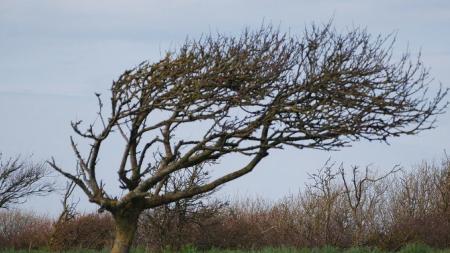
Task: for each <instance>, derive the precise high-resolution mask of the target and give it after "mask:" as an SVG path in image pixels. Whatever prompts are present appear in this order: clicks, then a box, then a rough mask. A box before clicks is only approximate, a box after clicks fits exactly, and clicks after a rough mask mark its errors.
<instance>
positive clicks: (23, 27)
mask: <svg viewBox="0 0 450 253" xmlns="http://www.w3.org/2000/svg"><path fill="white" fill-rule="evenodd" d="M332 17H333V19H334V23H335V25H336V26H337V28H339V29H345V28H348V27H350V28H351V27H355V26H362V27H367V29H368V31H369V32H371V33H374V34H378V33H382V34H387V33H391V32H396V33H397V34H398V43H397V46H396V49H397V50H398V51H397V52H401V51H403V50H404V49H406V47H407V46H409V48H410V49H411V50H412V51H413V52H417V51H418V50H419V49H420V50H421V51H422V54H423V59H424V62H425V63H426V64H427V65H428V66H429V67H430V68H431V73H432V75H433V76H434V77H435V79H436V82H435V84H438V83H439V82H441V83H442V84H443V85H444V86H446V87H449V86H450V1H447V0H441V1H437V0H431V1H430V0H429V1H419V0H403V1H401V0H381V1H380V0H371V1H368V0H367V1H361V0H334V1H331V0H328V1H327V0H316V1H288V0H277V1H269V0H260V1H257V0H249V1H244V0H240V1H238V0H230V1H225V0H222V1H215V0H208V1H206V0H203V1H202V0H165V1H144V0H142V1H134V0H132V1H130V0H127V1H125V0H123V1H115V0H100V1H87V0H82V1H80V0H78V1H56V0H55V1H50V0H40V1H36V0H29V1H20V0H0V120H1V124H0V151H1V152H3V153H5V154H6V155H11V156H13V155H16V154H23V155H31V154H33V159H34V160H36V161H40V160H41V161H42V160H45V159H47V158H49V157H51V156H54V157H55V158H56V159H57V160H58V161H59V162H60V163H61V164H63V165H65V167H70V166H73V165H74V160H73V156H72V153H71V150H70V147H69V142H68V140H69V139H68V137H69V135H70V134H71V131H70V125H69V122H70V121H71V120H74V119H92V118H93V117H94V116H95V111H94V110H95V109H96V100H95V96H94V95H93V93H94V92H101V93H103V94H104V95H107V90H108V88H109V86H110V85H111V82H112V80H113V79H114V78H116V77H117V76H118V75H119V74H121V72H122V71H123V70H125V69H126V68H129V67H132V66H134V65H136V64H138V63H139V62H141V61H142V60H146V59H149V60H151V61H156V60H158V58H159V56H160V55H161V53H162V52H164V50H165V49H168V48H173V47H176V45H178V44H179V43H180V42H182V41H183V40H184V39H185V38H186V37H187V36H189V37H198V36H199V35H200V34H201V33H205V32H206V33H207V32H211V31H212V32H216V31H218V32H224V33H229V34H237V33H239V32H240V31H241V30H242V29H243V28H244V27H256V26H259V25H261V23H262V22H263V21H264V22H266V23H267V22H271V23H274V24H276V25H280V26H281V27H282V29H290V31H291V33H301V31H302V30H303V28H304V26H305V25H308V24H311V23H312V22H316V23H321V22H322V23H323V22H327V21H328V20H330V18H332ZM438 126H439V127H438V128H437V129H435V130H432V131H428V132H424V133H422V134H420V135H419V136H408V137H401V138H398V139H392V140H391V145H390V146H387V145H385V144H382V143H365V142H362V143H356V144H355V145H353V147H351V148H346V149H344V150H342V151H339V152H333V153H326V152H319V151H294V150H287V151H285V152H274V153H272V155H271V157H269V158H268V159H267V160H265V161H264V162H263V163H262V164H261V165H260V166H259V167H258V168H257V169H256V171H255V172H253V173H252V174H250V175H247V176H245V177H244V178H241V179H239V180H237V181H236V182H232V183H229V184H228V185H227V186H225V187H224V188H223V189H222V190H221V192H220V194H219V195H230V194H231V195H236V194H239V195H241V196H246V195H256V194H259V195H264V196H266V197H267V198H271V199H276V198H279V197H282V196H283V195H286V194H288V193H290V192H297V191H298V189H300V188H301V187H302V186H303V185H304V183H305V180H306V178H307V172H313V171H314V169H316V168H318V167H320V166H321V165H322V164H323V163H324V162H325V161H326V160H327V159H328V158H329V157H330V156H331V158H332V159H334V160H336V161H339V162H341V161H342V162H344V163H345V164H347V165H351V164H360V165H367V164H373V167H374V168H379V169H380V170H386V169H388V168H391V167H392V166H393V165H395V164H401V165H403V166H405V167H409V166H411V165H414V164H417V163H419V162H421V161H422V160H424V159H427V160H430V159H439V158H440V157H442V156H443V154H444V150H447V151H450V138H449V136H450V113H447V114H445V115H443V116H442V117H440V118H439V122H438ZM112 144H113V145H111V146H110V147H109V148H108V150H106V151H104V153H103V154H102V155H103V156H102V158H101V162H102V165H103V167H102V169H103V172H102V175H103V176H104V177H105V179H106V181H110V180H114V179H113V177H115V175H116V173H115V171H114V170H113V169H112V168H111V167H113V166H114V159H112V158H111V159H110V157H114V154H116V153H117V152H118V150H119V148H120V147H119V145H115V144H116V143H112ZM227 165H232V162H231V163H230V164H222V165H221V166H220V168H221V167H223V166H227ZM24 207H27V208H32V209H36V210H37V211H38V212H41V213H49V214H51V215H53V214H55V213H57V212H58V211H59V208H60V207H59V201H58V197H57V196H49V197H46V198H35V199H33V200H32V201H30V202H29V203H28V204H26V205H25V206H24ZM80 207H81V209H89V210H91V209H92V208H93V207H92V206H90V205H89V204H88V203H87V202H86V200H85V199H82V201H81V204H80Z"/></svg>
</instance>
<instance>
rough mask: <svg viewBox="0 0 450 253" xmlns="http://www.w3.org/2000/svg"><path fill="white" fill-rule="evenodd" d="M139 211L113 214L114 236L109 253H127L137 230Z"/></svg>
mask: <svg viewBox="0 0 450 253" xmlns="http://www.w3.org/2000/svg"><path fill="white" fill-rule="evenodd" d="M140 213H141V212H140V211H139V210H125V211H122V212H116V213H114V214H113V217H114V222H115V228H116V234H115V238H114V244H113V247H112V250H111V253H129V252H130V248H131V245H132V243H133V239H134V236H135V233H136V229H137V223H138V219H139V214H140Z"/></svg>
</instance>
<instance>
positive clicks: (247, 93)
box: [49, 25, 447, 253]
mask: <svg viewBox="0 0 450 253" xmlns="http://www.w3.org/2000/svg"><path fill="white" fill-rule="evenodd" d="M392 42H393V39H392V38H391V37H389V36H387V37H381V36H378V37H372V36H371V35H369V34H368V33H367V32H366V31H365V30H361V29H354V30H351V31H349V32H346V33H339V32H337V31H336V30H334V29H333V28H332V27H331V25H325V26H312V27H311V28H310V29H307V30H306V31H305V33H304V35H303V37H301V38H298V37H293V36H290V35H289V34H286V33H283V32H280V31H279V30H277V29H274V28H272V27H270V26H263V27H262V28H261V29H259V30H256V31H254V32H252V31H245V32H243V33H242V34H241V35H240V36H238V37H233V36H226V35H220V34H219V35H209V36H204V37H202V38H201V39H198V40H187V41H186V42H185V43H184V44H183V45H182V46H181V47H180V48H179V49H177V50H174V51H169V52H167V54H166V55H165V56H164V57H163V59H161V60H160V61H158V62H156V63H149V62H143V63H141V64H140V65H138V66H137V67H135V68H133V69H130V70H127V71H125V72H124V73H123V74H122V75H121V76H120V77H119V78H118V79H117V80H116V81H114V82H113V84H112V87H111V98H110V100H111V104H110V105H111V109H110V112H109V113H108V114H109V115H108V116H106V113H105V112H104V104H103V102H102V100H101V99H100V95H99V94H97V97H98V101H99V112H98V114H99V116H98V120H97V122H98V124H96V125H95V124H94V123H92V124H90V125H88V126H87V128H82V122H81V121H76V122H73V123H72V127H73V130H74V132H75V133H76V134H77V135H78V136H79V137H81V138H83V139H85V140H88V141H90V142H91V143H90V146H89V148H90V150H89V152H88V153H87V154H83V153H82V152H81V149H79V147H78V146H77V143H76V141H75V139H74V138H71V144H72V148H73V150H74V153H75V156H76V159H77V163H78V166H77V168H76V172H75V173H74V172H72V173H70V172H69V171H68V170H66V169H64V168H63V167H61V166H60V165H58V164H57V163H56V162H55V161H54V160H53V159H52V160H51V161H49V164H50V165H51V166H52V167H53V168H54V169H55V170H57V171H59V172H60V173H62V174H63V175H64V176H66V177H67V178H69V179H71V180H73V181H74V182H75V183H76V184H77V185H78V186H79V187H80V188H81V189H82V190H83V191H84V193H85V194H86V195H87V196H88V198H89V200H90V201H91V202H93V203H96V204H98V205H99V206H100V208H101V210H107V211H109V212H111V213H112V215H113V217H114V220H115V223H116V239H115V242H114V245H113V249H112V252H114V253H117V252H129V248H130V245H131V243H132V240H133V237H134V233H135V231H136V227H137V221H138V217H139V215H140V214H141V212H142V211H143V210H145V209H150V208H155V207H158V206H161V205H165V204H167V203H171V202H174V201H177V200H179V199H184V198H189V197H192V196H195V195H198V194H203V193H205V192H208V191H211V190H213V189H215V188H216V187H218V186H220V185H222V184H224V183H227V182H229V181H231V180H234V179H236V178H239V177H241V176H243V175H245V174H247V173H249V172H251V171H252V170H253V169H254V168H255V167H256V166H257V165H258V163H259V162H260V161H261V160H263V159H264V158H265V157H266V156H267V155H268V154H269V151H270V150H272V149H282V148H283V147H288V146H290V147H294V148H298V149H304V148H314V149H322V150H330V149H338V148H341V147H344V146H348V145H349V143H351V142H352V141H356V140H359V139H366V140H379V141H386V140H387V138H389V137H393V136H400V135H404V134H416V133H418V132H420V131H422V130H426V129H430V128H433V127H434V126H435V125H434V120H435V116H436V115H437V114H439V113H442V112H443V110H444V109H445V107H446V104H445V103H443V99H444V97H445V95H446V93H447V90H445V89H439V90H438V91H437V93H435V94H431V95H430V94H429V93H428V92H427V90H428V88H429V86H430V83H431V82H430V78H429V75H428V72H427V69H426V68H424V67H423V65H422V62H421V60H420V59H412V57H411V55H410V54H408V53H405V54H403V55H402V56H401V57H400V58H399V59H397V58H396V59H394V57H393V56H392V53H393V52H392ZM187 132H188V133H189V134H186V133H187ZM113 134H119V135H120V136H122V138H123V140H124V146H123V156H122V158H121V161H120V162H119V163H118V166H117V173H118V180H119V182H120V183H121V187H122V188H123V189H124V190H125V193H124V194H123V196H111V195H110V194H108V193H107V192H106V191H105V188H104V183H103V182H102V181H101V180H99V179H98V178H97V163H98V161H99V154H100V150H102V148H103V146H104V145H105V141H106V140H108V139H110V138H111V136H112V135H113ZM230 155H236V156H239V155H240V156H243V157H247V159H246V162H245V163H244V164H242V166H241V167H238V168H234V170H233V171H232V172H229V173H228V172H226V173H224V174H222V175H221V176H217V177H213V178H211V179H210V180H209V181H207V182H203V183H202V184H201V185H189V184H187V185H186V186H185V187H182V188H179V189H173V191H166V192H162V191H160V189H161V187H163V186H164V185H165V183H166V180H167V178H168V176H170V175H172V174H173V173H181V172H183V171H187V170H190V169H191V168H193V167H195V166H198V165H204V164H205V163H211V162H219V159H221V158H223V157H227V156H230ZM205 166H207V169H213V168H214V166H211V165H205ZM215 175H217V174H215ZM282 176H283V175H280V179H281V177H282Z"/></svg>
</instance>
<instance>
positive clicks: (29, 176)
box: [0, 153, 53, 209]
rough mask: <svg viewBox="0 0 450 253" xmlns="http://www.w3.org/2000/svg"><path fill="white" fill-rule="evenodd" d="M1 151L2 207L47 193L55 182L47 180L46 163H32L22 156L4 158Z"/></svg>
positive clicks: (0, 195)
mask: <svg viewBox="0 0 450 253" xmlns="http://www.w3.org/2000/svg"><path fill="white" fill-rule="evenodd" d="M2 158H3V157H2V155H1V153H0V209H1V208H8V207H10V206H11V205H14V204H20V203H23V202H25V200H26V198H27V197H29V196H31V195H45V194H47V193H49V192H51V191H52V190H53V184H52V183H51V182H49V181H45V180H44V178H45V177H46V176H47V175H48V171H47V169H46V167H45V164H43V163H41V164H32V163H30V162H28V161H25V160H22V159H21V158H20V157H16V158H9V159H7V160H2Z"/></svg>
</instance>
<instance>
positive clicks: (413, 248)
mask: <svg viewBox="0 0 450 253" xmlns="http://www.w3.org/2000/svg"><path fill="white" fill-rule="evenodd" d="M50 252H51V251H46V250H31V251H29V250H5V251H0V253H50ZM65 252H66V253H108V251H107V250H104V251H93V250H81V251H65ZM200 252H202V253H389V251H382V250H378V249H369V248H350V249H345V250H341V249H338V248H334V247H324V248H320V249H289V248H278V249H277V248H267V249H263V250H252V251H243V250H208V251H199V250H196V249H194V248H189V247H187V248H185V249H183V250H181V251H179V253H200ZM397 252H398V253H450V249H445V250H442V249H440V250H438V249H432V248H430V247H428V246H425V245H421V244H411V245H408V246H406V247H404V248H402V249H400V250H399V251H397ZM132 253H146V251H144V250H133V251H132ZM164 253H173V251H165V252H164Z"/></svg>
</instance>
